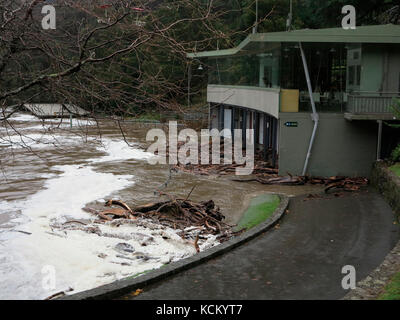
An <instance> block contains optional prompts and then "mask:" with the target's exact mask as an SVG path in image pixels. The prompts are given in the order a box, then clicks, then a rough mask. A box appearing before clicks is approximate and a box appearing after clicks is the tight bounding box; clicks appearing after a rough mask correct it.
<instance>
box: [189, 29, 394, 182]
mask: <svg viewBox="0 0 400 320" xmlns="http://www.w3.org/2000/svg"><path fill="white" fill-rule="evenodd" d="M188 57H190V58H192V59H194V60H196V61H198V63H201V64H203V65H204V66H205V69H207V71H208V77H209V81H208V87H207V101H208V103H209V106H210V127H211V128H218V129H220V130H221V129H254V136H253V137H250V138H251V139H253V141H254V143H255V145H256V148H258V149H263V150H264V152H265V155H266V156H267V157H268V158H269V160H270V161H271V162H272V164H273V165H276V166H279V170H280V173H281V174H286V173H287V172H289V173H291V174H294V175H300V174H309V175H312V176H333V175H346V176H369V174H370V170H371V168H372V164H373V162H374V161H376V160H377V159H381V158H382V157H385V156H387V155H388V154H389V153H390V151H391V150H392V149H393V147H394V146H395V145H396V144H397V142H398V134H397V131H395V130H391V129H390V128H389V127H388V126H385V122H389V121H395V120H396V119H395V117H394V115H393V114H392V112H391V108H390V106H391V104H392V102H393V98H395V97H400V26H396V25H379V26H363V27H357V29H355V30H344V29H342V28H332V29H318V30H310V29H306V30H297V31H288V32H274V33H255V34H251V35H249V36H248V37H247V38H246V39H245V40H244V41H243V42H242V43H241V44H240V45H239V46H238V47H236V48H233V49H226V50H216V51H208V52H196V53H191V54H188ZM307 79H308V81H307ZM247 138H249V137H247Z"/></svg>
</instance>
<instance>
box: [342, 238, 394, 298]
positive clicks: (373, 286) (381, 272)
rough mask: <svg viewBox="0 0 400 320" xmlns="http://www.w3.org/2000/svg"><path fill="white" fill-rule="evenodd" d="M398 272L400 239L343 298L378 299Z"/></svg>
mask: <svg viewBox="0 0 400 320" xmlns="http://www.w3.org/2000/svg"><path fill="white" fill-rule="evenodd" d="M398 272H400V241H399V242H398V243H397V245H396V247H395V248H394V249H393V250H392V251H391V252H390V253H389V254H388V255H387V256H386V258H385V260H384V261H383V263H382V264H381V265H380V266H379V267H378V268H376V269H375V270H374V271H373V272H372V273H371V274H370V275H369V276H368V277H366V278H365V279H364V280H362V281H360V282H359V283H357V288H356V289H354V290H352V291H350V292H349V293H348V294H347V295H345V296H344V298H343V299H342V300H376V299H377V298H378V297H379V295H380V294H381V293H382V292H383V289H384V288H385V286H386V285H387V284H388V283H389V282H390V280H391V279H392V278H393V276H395V275H396V274H397V273H398Z"/></svg>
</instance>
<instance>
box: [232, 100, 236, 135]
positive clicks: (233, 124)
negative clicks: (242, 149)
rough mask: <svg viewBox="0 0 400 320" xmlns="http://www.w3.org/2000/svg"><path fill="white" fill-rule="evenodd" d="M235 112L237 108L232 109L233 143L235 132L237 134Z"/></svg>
mask: <svg viewBox="0 0 400 320" xmlns="http://www.w3.org/2000/svg"><path fill="white" fill-rule="evenodd" d="M235 112H236V108H235V107H232V116H231V134H232V141H233V139H234V132H235Z"/></svg>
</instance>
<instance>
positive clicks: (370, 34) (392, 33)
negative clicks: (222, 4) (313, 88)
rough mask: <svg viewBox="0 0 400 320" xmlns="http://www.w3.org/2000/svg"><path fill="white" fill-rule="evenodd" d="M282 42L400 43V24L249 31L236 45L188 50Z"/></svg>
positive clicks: (218, 52) (228, 52) (246, 48)
mask: <svg viewBox="0 0 400 320" xmlns="http://www.w3.org/2000/svg"><path fill="white" fill-rule="evenodd" d="M277 42H279V43H282V42H319V43H376V44H379V43H380V44H385V43H386V44H387V43H399V44H400V25H393V24H387V25H376V26H361V27H357V29H355V30H352V29H350V30H345V29H343V28H329V29H302V30H294V31H284V32H269V33H256V34H250V35H249V36H248V37H247V38H246V39H245V40H244V41H243V42H242V43H240V44H239V45H238V46H237V47H236V48H232V49H225V50H215V51H204V52H195V53H189V54H188V55H187V56H188V57H189V58H205V57H223V56H233V55H238V54H240V53H242V52H246V51H248V52H251V51H253V50H254V49H255V48H257V47H258V48H260V45H262V44H264V45H265V44H268V43H270V44H272V43H277Z"/></svg>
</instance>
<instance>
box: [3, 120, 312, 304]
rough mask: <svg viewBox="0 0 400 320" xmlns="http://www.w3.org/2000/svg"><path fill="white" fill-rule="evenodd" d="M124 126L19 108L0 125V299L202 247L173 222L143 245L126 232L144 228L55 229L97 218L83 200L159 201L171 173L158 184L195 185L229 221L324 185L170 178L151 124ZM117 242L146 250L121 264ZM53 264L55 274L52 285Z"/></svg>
mask: <svg viewBox="0 0 400 320" xmlns="http://www.w3.org/2000/svg"><path fill="white" fill-rule="evenodd" d="M124 129H125V132H126V139H127V141H128V143H129V145H128V144H127V143H126V142H125V141H124V139H123V137H122V136H121V134H120V130H119V128H118V127H117V126H116V125H115V124H114V123H112V122H101V123H96V122H94V121H86V120H79V121H78V120H73V123H72V128H71V125H70V122H69V120H64V121H63V122H60V120H57V119H55V120H47V121H46V122H41V121H39V120H38V119H37V118H35V117H33V116H30V115H24V114H18V115H16V116H14V117H13V119H12V120H11V121H10V124H7V125H6V124H0V170H1V172H0V299H43V298H45V297H47V296H49V295H51V294H53V293H55V292H58V291H62V290H66V289H68V288H73V289H74V291H73V293H75V292H78V291H82V290H87V289H91V288H94V287H96V286H99V285H103V284H106V283H110V282H112V281H115V280H116V279H120V278H123V277H126V276H132V275H137V274H140V273H142V272H145V271H148V270H151V269H154V268H159V267H161V266H162V265H164V264H166V263H170V262H173V261H177V260H179V259H182V258H185V257H188V256H190V255H193V254H195V253H196V252H195V249H194V247H193V246H191V245H188V244H185V243H183V242H182V241H180V240H179V237H178V236H177V235H176V234H175V233H174V232H173V230H168V229H167V230H163V231H162V232H164V233H166V234H167V236H166V237H164V236H163V237H158V236H159V234H158V235H157V234H152V236H153V237H154V239H153V240H152V241H153V242H152V243H151V245H147V246H146V247H142V248H136V247H135V246H136V245H137V244H138V243H140V241H139V240H138V241H136V242H135V241H133V240H132V241H130V242H129V241H128V240H126V241H123V240H121V239H125V238H126V239H128V238H129V239H130V237H132V235H135V236H138V237H142V236H146V235H145V230H143V228H141V227H140V226H134V225H133V226H128V227H120V228H118V229H116V228H111V227H108V229H106V227H104V229H103V230H102V231H103V232H108V234H112V235H113V236H110V237H99V236H98V235H96V234H88V233H86V232H80V231H74V232H72V231H71V232H63V233H60V232H58V231H57V230H55V229H54V225H57V224H60V223H63V222H66V221H71V220H77V221H83V222H85V221H89V222H90V221H93V219H94V217H93V216H91V215H90V214H88V213H85V212H84V211H82V208H84V207H85V206H89V207H94V208H101V207H103V206H104V202H105V200H108V199H111V198H113V199H121V200H123V201H125V202H126V203H127V204H128V205H131V206H134V205H137V204H143V203H148V202H154V201H159V200H160V198H159V196H157V195H156V193H155V191H156V190H160V188H162V186H163V185H164V184H165V182H166V181H169V183H168V186H167V187H166V188H163V189H162V191H164V192H167V193H169V194H172V195H175V196H177V197H186V196H187V194H188V193H189V192H190V190H191V189H192V187H193V186H196V188H195V189H194V191H193V193H192V195H191V199H192V200H195V201H203V200H211V199H212V200H214V201H215V203H216V204H217V205H218V206H219V207H221V209H222V212H223V213H224V215H225V216H226V222H227V223H231V224H235V223H236V222H237V221H238V220H239V219H240V217H241V215H242V213H243V212H244V210H245V209H246V207H247V206H248V204H249V202H250V200H251V199H252V198H253V197H255V196H257V195H259V194H262V193H283V194H287V195H297V194H302V193H313V192H318V191H320V187H318V186H307V187H282V186H279V187H278V186H262V185H260V184H257V183H237V182H232V181H230V177H214V176H213V177H206V176H194V175H190V174H186V173H179V172H178V173H173V174H172V178H171V179H170V180H169V175H170V173H169V169H168V166H162V165H155V166H154V165H150V164H148V162H147V160H148V159H150V158H151V157H154V155H152V154H150V153H147V152H146V151H145V149H144V147H145V145H146V141H145V136H146V131H147V130H146V129H135V128H134V126H133V125H129V124H125V125H124ZM16 131H18V133H17V132H16ZM164 235H165V234H164ZM164 238H167V239H164ZM121 242H123V243H126V242H128V243H129V244H130V245H132V247H135V250H136V251H139V250H140V252H141V254H142V255H143V256H147V257H148V258H147V259H144V260H141V259H137V260H135V261H134V262H132V261H130V262H129V263H124V262H123V260H121V255H118V253H117V252H116V251H115V248H116V246H118V245H119V244H120V243H121ZM211 242H212V239H210V242H209V243H207V242H206V243H204V244H203V247H202V249H203V250H205V249H206V248H207V247H208V246H210V245H212V244H211ZM49 266H50V269H49ZM49 270H50V271H51V270H53V271H54V276H55V279H56V282H55V287H51V288H49V287H48V285H46V279H47V278H46V277H48V275H49V274H48V272H49Z"/></svg>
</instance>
